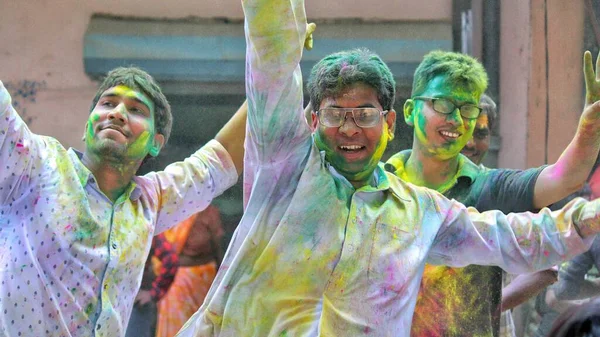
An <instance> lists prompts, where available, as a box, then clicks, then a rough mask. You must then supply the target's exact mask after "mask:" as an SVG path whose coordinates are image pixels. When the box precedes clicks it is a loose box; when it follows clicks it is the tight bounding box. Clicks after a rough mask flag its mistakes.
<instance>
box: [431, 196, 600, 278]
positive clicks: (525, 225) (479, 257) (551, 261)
mask: <svg viewBox="0 0 600 337" xmlns="http://www.w3.org/2000/svg"><path fill="white" fill-rule="evenodd" d="M431 193H432V194H433V197H434V203H436V210H437V211H438V212H439V213H440V214H441V216H443V217H444V219H443V221H442V227H441V228H440V230H439V232H438V234H437V237H436V239H435V242H434V244H433V246H432V249H431V251H430V254H429V263H432V264H445V265H449V266H455V267H462V266H466V265H469V264H479V265H495V266H499V267H501V268H502V269H504V270H506V271H507V272H510V273H513V274H521V273H526V272H533V271H537V270H542V269H547V268H549V267H551V266H553V265H556V264H558V263H559V262H562V261H566V260H568V259H569V258H571V257H573V256H575V255H577V254H580V253H582V252H584V251H585V250H587V249H588V248H589V245H590V244H591V242H592V240H593V238H594V235H595V234H596V233H597V232H598V231H600V199H597V200H594V201H591V202H586V201H585V200H584V199H581V198H578V199H575V200H573V201H571V202H570V203H568V204H567V205H566V206H565V207H563V208H562V209H561V210H558V211H554V212H551V211H550V210H549V209H547V208H544V209H542V210H541V211H540V212H539V213H529V212H528V213H511V214H508V215H505V214H503V213H501V212H499V211H488V212H483V213H479V212H477V210H476V209H474V208H472V207H469V208H468V209H466V208H465V207H464V206H463V205H462V204H460V203H458V202H456V201H449V200H447V199H445V198H443V197H442V196H441V195H436V194H435V193H434V192H431Z"/></svg>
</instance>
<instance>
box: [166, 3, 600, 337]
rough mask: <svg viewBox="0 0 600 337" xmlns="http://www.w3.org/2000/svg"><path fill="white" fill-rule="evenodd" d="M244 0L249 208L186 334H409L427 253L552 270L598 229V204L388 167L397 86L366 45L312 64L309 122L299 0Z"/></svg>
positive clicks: (443, 259) (447, 260)
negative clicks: (486, 197) (465, 184)
mask: <svg viewBox="0 0 600 337" xmlns="http://www.w3.org/2000/svg"><path fill="white" fill-rule="evenodd" d="M243 8H244V14H245V19H246V21H245V31H246V43H247V49H246V65H247V67H246V97H247V98H248V128H247V135H246V144H245V146H246V151H245V159H244V175H245V177H244V178H245V179H244V180H245V181H244V186H245V188H246V189H245V196H246V199H245V201H246V203H245V211H244V215H243V217H242V219H241V221H240V224H239V225H238V227H237V229H236V232H235V233H234V236H233V238H232V240H231V243H230V246H229V248H228V250H227V253H226V254H225V257H224V259H223V263H222V265H221V268H220V270H219V272H218V274H217V277H216V279H215V281H214V283H213V285H212V287H211V289H210V291H209V293H208V295H207V297H206V299H205V301H204V304H203V305H202V307H201V308H200V309H199V310H198V312H196V314H194V316H192V318H191V319H190V321H188V323H186V325H185V326H184V327H183V328H182V330H181V331H180V332H179V334H178V335H179V336H181V337H192V336H194V337H195V336H260V337H268V336H353V337H356V336H400V337H401V336H407V335H408V334H409V331H410V324H411V321H412V312H413V308H414V305H415V302H416V295H417V291H418V287H419V284H420V279H421V273H422V270H423V268H424V265H425V262H426V261H428V262H431V263H437V264H448V265H452V266H464V265H468V264H472V263H480V264H491V265H499V266H501V267H503V268H506V269H507V270H509V271H512V272H525V271H531V270H535V269H542V268H548V267H549V266H551V265H553V264H554V263H555V261H558V260H563V259H566V258H568V256H569V255H574V254H576V253H579V252H581V251H583V250H585V249H586V248H587V247H588V244H589V243H590V242H591V240H592V239H593V237H591V236H593V234H595V233H596V232H598V230H600V224H598V219H594V217H595V216H598V215H599V212H600V208H599V206H600V200H598V201H593V202H590V203H586V202H585V201H584V200H582V199H577V200H576V201H574V202H572V203H571V204H569V205H568V206H565V208H563V209H562V210H561V211H560V212H558V213H550V212H548V210H547V209H545V210H543V211H541V213H539V214H532V213H524V214H511V215H508V216H506V215H504V214H502V213H500V212H498V211H490V212H487V213H478V212H477V211H476V210H475V209H466V208H465V207H464V205H462V204H459V203H458V202H456V201H451V200H449V199H447V198H444V197H443V196H442V195H441V194H439V193H437V192H435V191H432V190H430V189H427V188H424V187H418V186H414V185H412V184H409V183H406V182H404V181H402V180H401V179H399V178H398V177H396V176H395V175H393V174H391V173H389V172H385V170H383V167H382V166H380V165H379V160H380V158H381V155H382V153H383V150H384V149H385V147H386V144H387V142H388V141H389V140H390V139H391V138H392V136H393V131H394V122H395V117H396V113H395V111H394V110H393V103H394V96H395V83H394V79H393V76H392V74H391V72H390V70H389V68H388V67H387V66H386V65H385V63H384V62H383V61H382V60H381V59H380V58H379V57H378V56H377V55H375V54H374V53H372V52H370V51H368V50H364V49H355V50H349V51H342V52H339V53H334V54H331V55H329V56H326V57H325V58H323V59H322V60H320V61H319V62H317V64H316V65H315V66H314V67H313V69H312V71H311V74H310V77H309V80H308V84H307V87H308V91H309V94H310V101H311V102H312V104H313V107H314V108H315V109H316V111H314V113H313V114H312V128H311V127H310V126H309V125H308V124H307V123H306V118H305V113H304V111H303V110H304V109H303V92H302V88H303V86H302V73H301V71H300V65H299V62H300V59H301V57H302V52H303V45H304V43H305V37H306V36H307V34H308V35H310V32H311V30H312V28H313V26H312V25H307V22H306V16H305V11H304V2H303V1H302V0H244V1H243ZM578 231H579V233H581V236H583V237H584V238H585V239H583V240H582V238H581V237H580V234H579V233H578ZM583 241H585V243H584V242H583Z"/></svg>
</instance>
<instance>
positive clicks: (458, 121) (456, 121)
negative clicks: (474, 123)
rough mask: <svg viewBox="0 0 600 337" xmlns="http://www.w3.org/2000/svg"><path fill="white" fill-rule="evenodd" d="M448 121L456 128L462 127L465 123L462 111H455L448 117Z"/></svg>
mask: <svg viewBox="0 0 600 337" xmlns="http://www.w3.org/2000/svg"><path fill="white" fill-rule="evenodd" d="M446 120H447V121H448V122H450V124H452V125H454V126H460V125H462V124H463V123H464V121H463V118H462V116H461V115H460V110H458V108H456V109H454V111H452V112H451V113H449V114H447V115H446Z"/></svg>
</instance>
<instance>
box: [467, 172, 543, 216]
mask: <svg viewBox="0 0 600 337" xmlns="http://www.w3.org/2000/svg"><path fill="white" fill-rule="evenodd" d="M544 168H546V166H541V167H536V168H531V169H527V170H511V169H491V170H489V171H488V172H489V176H488V179H487V181H486V185H488V184H489V185H490V186H489V188H488V189H487V191H488V193H487V194H484V195H482V196H481V199H480V200H478V204H481V205H490V206H492V208H488V207H484V209H482V208H478V209H479V210H480V211H487V210H488V209H500V210H504V211H512V212H525V211H531V210H533V209H535V208H534V206H533V198H534V191H535V183H536V181H537V178H538V177H539V175H540V173H541V172H542V171H543V170H544ZM486 199H487V200H486Z"/></svg>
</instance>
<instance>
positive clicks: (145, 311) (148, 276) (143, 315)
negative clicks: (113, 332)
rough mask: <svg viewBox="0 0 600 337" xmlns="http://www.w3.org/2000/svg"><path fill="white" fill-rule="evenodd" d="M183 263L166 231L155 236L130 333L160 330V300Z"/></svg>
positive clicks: (147, 335)
mask: <svg viewBox="0 0 600 337" xmlns="http://www.w3.org/2000/svg"><path fill="white" fill-rule="evenodd" d="M178 265H179V258H178V257H177V253H176V252H175V249H174V248H173V246H172V245H171V244H170V243H169V241H167V239H166V238H165V235H164V234H159V235H157V236H155V237H154V239H152V246H151V248H150V253H149V254H148V259H147V260H146V264H145V266H144V274H143V276H142V285H141V286H140V291H139V292H138V294H137V296H136V297H135V302H134V305H133V310H132V311H131V317H130V318H129V325H128V326H127V332H126V334H125V336H126V337H152V336H154V334H155V330H156V320H157V307H156V304H157V302H158V301H159V300H160V299H161V298H162V297H163V296H164V295H165V294H166V293H167V290H169V287H170V286H171V284H173V280H174V279H175V274H176V273H177V267H178Z"/></svg>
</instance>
